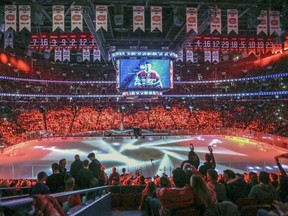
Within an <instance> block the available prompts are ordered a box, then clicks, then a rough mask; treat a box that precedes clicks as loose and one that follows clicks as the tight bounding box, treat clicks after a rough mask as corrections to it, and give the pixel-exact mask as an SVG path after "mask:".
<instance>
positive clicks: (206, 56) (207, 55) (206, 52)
mask: <svg viewBox="0 0 288 216" xmlns="http://www.w3.org/2000/svg"><path fill="white" fill-rule="evenodd" d="M204 62H211V51H209V50H204Z"/></svg>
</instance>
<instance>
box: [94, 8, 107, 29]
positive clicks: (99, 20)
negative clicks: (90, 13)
mask: <svg viewBox="0 0 288 216" xmlns="http://www.w3.org/2000/svg"><path fill="white" fill-rule="evenodd" d="M107 11H108V7H107V6H103V5H96V31H98V30H99V29H100V28H103V29H104V30H105V31H106V32H107V21H108V18H107V17H108V16H107Z"/></svg>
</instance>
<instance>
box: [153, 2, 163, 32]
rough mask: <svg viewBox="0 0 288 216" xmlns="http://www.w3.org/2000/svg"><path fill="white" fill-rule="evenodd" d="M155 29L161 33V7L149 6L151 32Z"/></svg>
mask: <svg viewBox="0 0 288 216" xmlns="http://www.w3.org/2000/svg"><path fill="white" fill-rule="evenodd" d="M156 28H157V29H158V30H159V31H160V32H162V7H156V6H151V32H152V31H154V29H156Z"/></svg>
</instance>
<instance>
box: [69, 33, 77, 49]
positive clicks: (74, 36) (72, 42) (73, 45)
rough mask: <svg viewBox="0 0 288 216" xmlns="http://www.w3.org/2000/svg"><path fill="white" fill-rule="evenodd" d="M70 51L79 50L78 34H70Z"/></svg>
mask: <svg viewBox="0 0 288 216" xmlns="http://www.w3.org/2000/svg"><path fill="white" fill-rule="evenodd" d="M69 49H70V50H72V49H74V50H77V49H78V34H77V33H70V34H69Z"/></svg>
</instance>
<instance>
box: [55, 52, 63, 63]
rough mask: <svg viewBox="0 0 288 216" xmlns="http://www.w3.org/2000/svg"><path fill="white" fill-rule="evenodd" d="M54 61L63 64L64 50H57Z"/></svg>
mask: <svg viewBox="0 0 288 216" xmlns="http://www.w3.org/2000/svg"><path fill="white" fill-rule="evenodd" d="M54 61H55V62H56V61H60V62H62V50H61V49H55V53H54Z"/></svg>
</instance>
